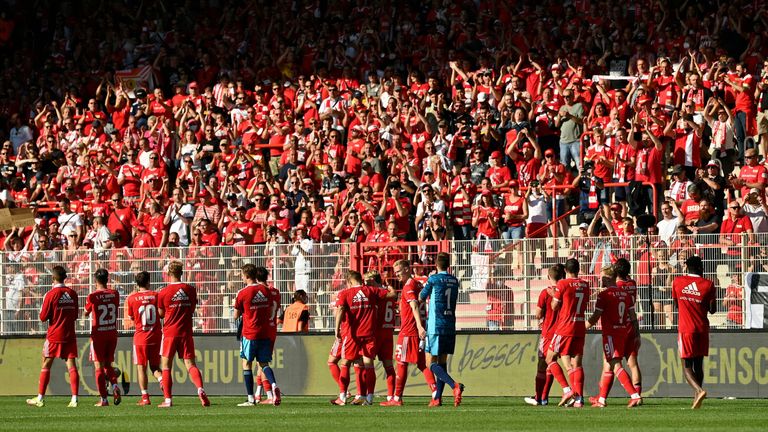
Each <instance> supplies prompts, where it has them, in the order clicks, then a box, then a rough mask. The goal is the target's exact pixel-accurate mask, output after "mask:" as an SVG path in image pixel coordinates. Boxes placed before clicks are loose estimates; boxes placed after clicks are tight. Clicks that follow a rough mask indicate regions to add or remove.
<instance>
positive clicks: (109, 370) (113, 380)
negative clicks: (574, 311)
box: [104, 364, 117, 385]
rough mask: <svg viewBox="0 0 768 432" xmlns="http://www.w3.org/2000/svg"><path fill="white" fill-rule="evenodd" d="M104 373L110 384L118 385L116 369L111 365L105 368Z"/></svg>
mask: <svg viewBox="0 0 768 432" xmlns="http://www.w3.org/2000/svg"><path fill="white" fill-rule="evenodd" d="M104 373H106V375H107V380H109V382H110V384H112V385H114V384H117V375H116V374H115V368H113V367H112V365H111V364H110V365H109V366H106V367H104Z"/></svg>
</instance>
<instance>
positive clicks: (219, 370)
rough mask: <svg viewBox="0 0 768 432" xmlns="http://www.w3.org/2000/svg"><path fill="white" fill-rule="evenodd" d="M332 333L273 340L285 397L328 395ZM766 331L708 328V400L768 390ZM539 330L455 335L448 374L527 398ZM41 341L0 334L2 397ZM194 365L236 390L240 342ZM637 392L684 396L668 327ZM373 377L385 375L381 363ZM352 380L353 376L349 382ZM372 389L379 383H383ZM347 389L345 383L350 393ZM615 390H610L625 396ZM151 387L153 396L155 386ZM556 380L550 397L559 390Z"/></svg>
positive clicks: (201, 342) (180, 388)
mask: <svg viewBox="0 0 768 432" xmlns="http://www.w3.org/2000/svg"><path fill="white" fill-rule="evenodd" d="M333 341H334V339H333V337H332V336H280V337H278V339H277V344H276V346H275V353H274V361H273V363H272V366H273V368H274V370H275V374H276V375H277V378H278V381H279V382H280V388H281V389H282V390H283V392H284V393H285V394H286V395H332V394H335V393H336V392H337V390H338V388H337V386H336V384H335V383H334V381H333V380H332V378H331V376H330V374H329V372H328V367H327V365H326V360H327V358H328V351H329V350H330V348H331V345H332V344H333ZM765 341H766V334H765V333H746V334H736V333H715V334H712V336H711V343H710V350H709V357H707V358H706V360H705V362H704V385H705V387H706V388H707V391H708V392H709V394H710V395H711V396H712V397H724V396H735V397H765V396H766V395H767V394H768V346H766V343H765ZM537 342H538V339H537V335H535V334H506V335H504V334H471V335H467V334H464V335H459V336H457V339H456V351H455V353H454V355H453V356H452V357H451V359H450V363H449V365H448V367H449V369H450V373H451V374H452V375H453V377H454V378H456V379H457V380H459V381H461V382H465V383H467V385H468V388H470V389H471V393H468V394H471V395H473V396H475V395H476V396H483V395H486V396H527V395H530V394H531V392H532V391H533V384H534V377H535V374H536V363H537V361H538V358H537V354H536V347H537ZM601 343H602V340H601V337H600V335H598V334H594V333H590V334H589V335H588V337H587V340H586V346H585V350H584V352H585V356H584V369H585V373H586V380H585V383H586V389H585V391H586V393H587V394H596V393H597V390H598V389H597V383H598V381H599V375H600V371H601V368H602V349H601ZM78 344H79V346H80V357H79V358H78V365H79V368H80V370H81V373H80V376H81V379H82V382H81V387H80V388H81V394H82V395H96V391H95V388H94V387H95V386H94V378H93V366H92V364H91V363H90V362H89V361H88V356H87V354H88V339H86V338H81V339H78ZM42 345H43V340H42V339H32V338H25V339H0V382H2V383H3V385H2V386H0V395H34V394H36V393H37V381H38V374H39V372H40V353H41V349H42ZM195 346H196V353H197V364H198V367H199V368H200V370H201V372H202V374H203V378H204V380H205V387H206V390H207V391H208V392H209V394H212V395H242V394H243V392H244V386H243V384H242V371H241V369H240V368H241V366H240V358H239V348H238V343H237V341H236V340H235V338H234V337H232V336H199V337H197V338H196V340H195ZM131 359H132V356H131V338H129V337H123V338H120V343H119V344H118V348H117V352H116V357H115V360H116V361H115V363H116V365H117V366H118V367H119V368H120V369H121V370H123V371H125V373H126V374H127V377H128V379H129V380H130V381H131V382H132V383H133V385H132V386H131V389H132V390H131V393H130V394H129V396H136V395H137V393H138V385H137V384H136V371H135V367H134V366H133V364H132V361H131ZM640 365H641V368H642V371H643V395H644V396H646V397H649V396H650V397H670V396H671V397H689V396H690V393H691V391H690V387H688V384H686V382H685V377H684V376H683V370H682V365H681V362H680V358H679V356H678V352H677V335H676V334H674V333H655V334H650V333H649V334H644V335H643V344H642V348H641V350H640ZM376 371H377V374H378V377H379V379H380V380H383V376H384V373H383V370H382V369H381V365H380V364H378V365H377V369H376ZM410 374H411V376H410V377H409V379H408V389H407V390H406V394H407V395H419V396H426V395H427V394H428V389H427V386H426V384H425V383H424V380H423V378H422V377H421V376H420V372H419V371H418V369H417V368H411V370H410ZM173 379H174V381H175V383H174V386H173V388H174V393H176V394H187V395H193V394H195V388H194V386H193V385H192V384H191V383H190V382H189V379H188V377H187V372H186V370H185V369H184V366H183V362H181V361H180V360H177V361H176V363H175V364H174V366H173ZM353 381H354V380H353ZM176 383H178V384H176ZM49 388H50V394H57V395H66V394H68V393H69V384H68V376H67V372H66V368H65V367H64V363H63V362H62V361H60V360H57V361H56V362H54V367H53V369H52V371H51V384H50V387H49ZM378 388H385V386H383V385H381V386H379V387H378ZM354 390H355V389H354V388H353V389H351V391H352V392H354ZM622 392H623V390H622V389H621V387H620V386H614V389H613V393H612V395H613V396H615V397H624V396H625V395H623V394H622ZM150 393H152V394H154V395H159V394H160V389H159V388H158V387H157V384H156V383H152V384H150ZM559 393H560V389H559V388H557V385H555V386H554V387H553V389H552V394H553V395H554V396H553V397H556V396H557V395H559Z"/></svg>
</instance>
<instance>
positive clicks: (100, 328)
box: [85, 268, 122, 407]
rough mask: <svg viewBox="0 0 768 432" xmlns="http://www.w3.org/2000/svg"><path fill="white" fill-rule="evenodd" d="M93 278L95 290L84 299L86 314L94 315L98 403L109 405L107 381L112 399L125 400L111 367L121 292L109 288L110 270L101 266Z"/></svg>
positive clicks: (101, 405)
mask: <svg viewBox="0 0 768 432" xmlns="http://www.w3.org/2000/svg"><path fill="white" fill-rule="evenodd" d="M93 278H94V280H95V282H96V290H94V291H93V292H92V293H90V294H88V297H87V298H86V300H85V316H86V318H87V317H88V316H89V315H90V316H91V354H90V357H91V361H92V362H93V369H94V372H95V375H96V377H95V378H96V388H97V389H98V391H99V396H100V397H101V399H100V400H99V402H97V403H96V406H98V407H103V406H108V405H109V402H107V381H109V382H110V383H111V384H112V395H113V397H114V399H113V402H114V404H115V405H119V404H120V401H121V399H122V397H121V394H120V387H118V385H117V375H115V369H114V367H112V362H114V361H115V348H117V314H118V312H119V311H120V293H118V292H117V291H115V290H114V289H110V288H108V287H107V283H108V282H109V272H108V271H107V270H106V269H103V268H100V269H98V270H96V273H94V275H93Z"/></svg>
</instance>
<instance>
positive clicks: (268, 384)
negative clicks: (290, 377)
mask: <svg viewBox="0 0 768 432" xmlns="http://www.w3.org/2000/svg"><path fill="white" fill-rule="evenodd" d="M261 383H262V384H263V385H264V391H265V392H269V391H272V383H271V382H269V380H268V379H262V380H261Z"/></svg>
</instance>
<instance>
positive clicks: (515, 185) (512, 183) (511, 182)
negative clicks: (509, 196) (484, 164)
mask: <svg viewBox="0 0 768 432" xmlns="http://www.w3.org/2000/svg"><path fill="white" fill-rule="evenodd" d="M518 186H520V183H518V182H517V180H514V179H512V180H510V181H509V187H511V188H516V187H518Z"/></svg>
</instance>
